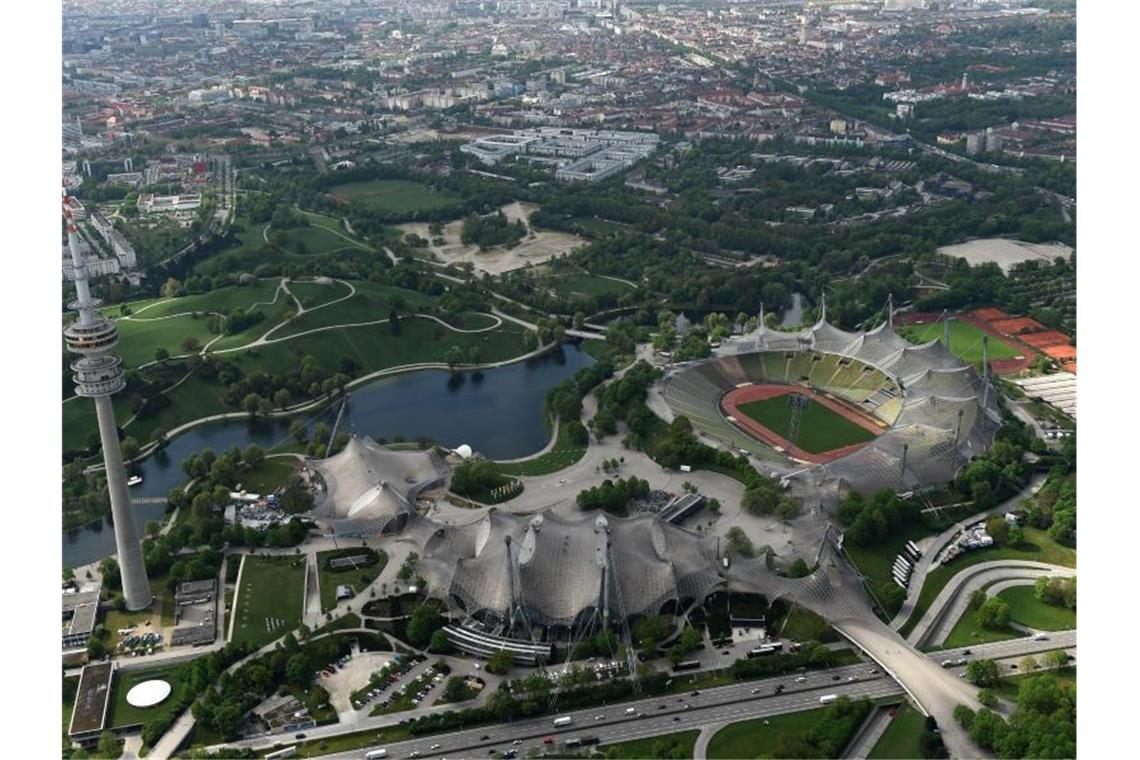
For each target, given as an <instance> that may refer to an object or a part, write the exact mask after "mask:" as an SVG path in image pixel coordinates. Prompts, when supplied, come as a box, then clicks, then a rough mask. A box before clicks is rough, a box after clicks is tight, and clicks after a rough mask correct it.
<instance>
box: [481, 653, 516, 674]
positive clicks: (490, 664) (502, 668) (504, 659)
mask: <svg viewBox="0 0 1140 760" xmlns="http://www.w3.org/2000/svg"><path fill="white" fill-rule="evenodd" d="M514 664H515V658H514V656H513V655H512V654H511V653H510V652H508V651H506V650H502V651H499V652H495V654H493V655H491V657H490V659H488V660H487V665H486V670H487V672H488V673H493V674H495V675H503V674H505V673H506V672H507V671H508V670H510V668H511V666H512V665H514Z"/></svg>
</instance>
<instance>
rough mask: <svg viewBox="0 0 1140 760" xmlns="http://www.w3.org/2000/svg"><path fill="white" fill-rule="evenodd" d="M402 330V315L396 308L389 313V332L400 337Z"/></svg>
mask: <svg viewBox="0 0 1140 760" xmlns="http://www.w3.org/2000/svg"><path fill="white" fill-rule="evenodd" d="M401 330H402V328H401V325H400V313H399V312H398V311H396V307H394V306H393V307H392V309H391V310H390V311H389V312H388V331H389V332H390V333H392V334H393V335H399V334H400V332H401Z"/></svg>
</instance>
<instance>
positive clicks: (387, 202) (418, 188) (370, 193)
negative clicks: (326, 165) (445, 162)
mask: <svg viewBox="0 0 1140 760" xmlns="http://www.w3.org/2000/svg"><path fill="white" fill-rule="evenodd" d="M329 192H330V193H331V194H333V195H337V196H340V197H341V198H346V199H348V200H349V201H354V202H356V203H360V204H361V205H363V206H365V207H367V208H370V209H376V210H377V211H389V212H391V213H394V214H404V213H412V212H415V211H431V210H433V209H438V208H447V207H448V206H454V205H455V204H456V203H457V202H458V201H459V196H457V195H456V194H454V193H452V192H450V191H447V190H433V189H432V188H430V187H428V186H427V185H424V184H421V183H419V182H411V181H408V180H403V179H374V180H369V181H367V182H349V183H348V184H347V185H334V186H333V187H331V188H329Z"/></svg>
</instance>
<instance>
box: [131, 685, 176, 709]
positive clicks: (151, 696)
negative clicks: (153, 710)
mask: <svg viewBox="0 0 1140 760" xmlns="http://www.w3.org/2000/svg"><path fill="white" fill-rule="evenodd" d="M169 696H170V682H169V681H163V680H160V679H154V680H151V681H143V682H142V683H140V684H135V685H134V686H132V687H131V690H130V691H128V692H127V704H128V705H130V706H131V707H154V706H155V705H157V704H160V703H161V702H162V701H163V700H164V699H166V698H167V697H169Z"/></svg>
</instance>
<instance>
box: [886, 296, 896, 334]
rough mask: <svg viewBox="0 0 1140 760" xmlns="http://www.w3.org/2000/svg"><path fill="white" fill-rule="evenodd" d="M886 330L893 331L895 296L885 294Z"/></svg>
mask: <svg viewBox="0 0 1140 760" xmlns="http://www.w3.org/2000/svg"><path fill="white" fill-rule="evenodd" d="M887 329H888V330H893V329H895V294H894V293H887Z"/></svg>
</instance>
